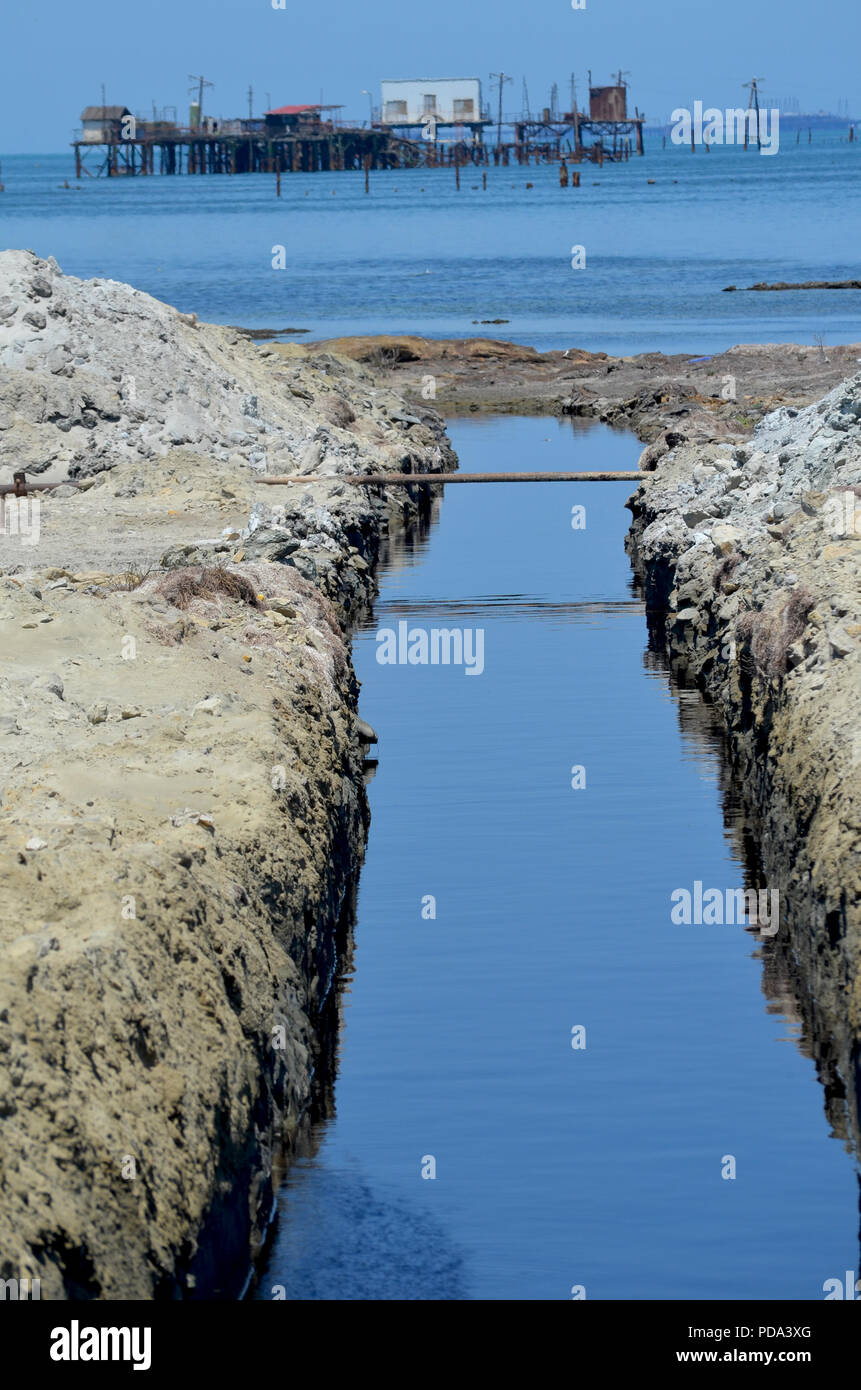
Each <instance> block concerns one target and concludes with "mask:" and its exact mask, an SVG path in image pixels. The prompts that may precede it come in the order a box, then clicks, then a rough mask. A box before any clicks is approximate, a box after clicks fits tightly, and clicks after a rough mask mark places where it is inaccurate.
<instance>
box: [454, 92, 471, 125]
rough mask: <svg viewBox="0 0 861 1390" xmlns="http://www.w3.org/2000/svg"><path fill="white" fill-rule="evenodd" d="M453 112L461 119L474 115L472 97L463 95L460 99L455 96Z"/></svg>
mask: <svg viewBox="0 0 861 1390" xmlns="http://www.w3.org/2000/svg"><path fill="white" fill-rule="evenodd" d="M454 114H455V118H457V117H458V116H460V118H461V120H463V119H465V118H468V117H471V116H474V115H475V108H474V105H473V100H472V97H464V98H463V100H461V99H460V98H459V97H455V101H454Z"/></svg>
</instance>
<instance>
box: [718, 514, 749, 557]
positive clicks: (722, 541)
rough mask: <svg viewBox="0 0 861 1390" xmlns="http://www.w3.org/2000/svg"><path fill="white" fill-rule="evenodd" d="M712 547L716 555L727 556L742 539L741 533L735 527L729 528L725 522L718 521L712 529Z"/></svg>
mask: <svg viewBox="0 0 861 1390" xmlns="http://www.w3.org/2000/svg"><path fill="white" fill-rule="evenodd" d="M711 538H712V545H713V546H714V549H715V554H716V555H729V553H730V551H732V550H735V548H736V546H737V545H738V543H739V541H740V540H741V538H742V532H741V531H740V530H739V528H738V527H737V526H731V525H729V523H727V522H725V521H719V522H718V523H717V525H715V526H713V527H712V537H711Z"/></svg>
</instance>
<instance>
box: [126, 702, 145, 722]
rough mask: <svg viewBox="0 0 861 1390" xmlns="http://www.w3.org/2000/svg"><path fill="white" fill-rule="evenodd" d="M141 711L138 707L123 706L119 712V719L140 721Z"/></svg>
mask: <svg viewBox="0 0 861 1390" xmlns="http://www.w3.org/2000/svg"><path fill="white" fill-rule="evenodd" d="M142 714H143V710H142V709H140V708H139V706H138V705H123V707H122V709H121V710H120V718H121V719H140V717H141V715H142Z"/></svg>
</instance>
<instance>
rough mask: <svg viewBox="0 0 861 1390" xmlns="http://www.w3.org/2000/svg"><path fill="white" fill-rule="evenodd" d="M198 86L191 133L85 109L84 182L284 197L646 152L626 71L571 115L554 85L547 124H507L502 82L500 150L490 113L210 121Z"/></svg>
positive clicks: (303, 110) (280, 115) (314, 110)
mask: <svg viewBox="0 0 861 1390" xmlns="http://www.w3.org/2000/svg"><path fill="white" fill-rule="evenodd" d="M506 80H508V79H506ZM198 82H199V95H198V100H197V102H196V103H194V104H193V105H192V106H191V110H190V121H189V124H188V125H187V126H181V125H179V124H177V123H176V122H175V121H167V120H163V119H162V120H158V119H156V118H155V115H154V118H153V119H152V120H142V119H139V118H136V117H133V116H132V115H131V113H130V112H129V111H128V108H127V107H120V106H110V107H106V106H104V105H102V106H101V107H95V106H92V107H86V108H85V110H84V112H83V113H82V132H81V138H80V139H76V140H74V141H72V148H73V149H74V151H75V175H76V177H77V178H81V177H82V175H84V174H86V175H89V176H90V177H100V176H106V177H109V178H115V177H119V176H124V177H130V176H135V175H151V174H155V173H159V174H183V173H185V174H228V175H230V174H249V173H254V174H261V173H270V174H272V173H274V174H275V175H276V176H277V179H278V188H279V191H280V178H281V175H282V174H290V173H317V172H335V171H338V170H348V169H352V170H364V172H365V178H366V181H367V176H368V173H369V171H370V170H372V169H410V168H418V167H424V168H435V167H439V166H441V165H453V166H454V167H455V172H456V175H457V177H458V181H459V173H458V171H459V170H460V168H461V167H463V166H467V165H470V164H472V165H488V164H490V163H491V161H492V162H493V163H495V164H503V165H507V164H509V163H510V162H511V161H512V160H513V161H515V162H516V163H518V164H529V163H530V162H532V161H534V162H536V163H540V162H554V161H560V160H563V159H565V160H568V161H572V162H575V163H577V162H579V161H581V160H583V159H591V160H592V161H594V162H595V163H597V164H603V163H604V160H605V159H607V160H620V159H628V158H629V157H630V155H631V154H632V153H636V154H638V155H642V154H643V125H644V122H645V116H644V115H642V114H641V113H640V112H639V111H638V110H637V108H636V107H635V108H634V114H633V115H632V116H631V115H629V114H628V109H627V83H626V82H625V81H624V78H623V74H622V73H621V72H619V73H618V74H617V75H616V81H615V83H614V84H613V85H611V86H607V87H594V86H592V80H591V73H590V74H589V111H588V113H586V112H583V111H580V110H579V109H578V106H577V102H576V94H575V92H574V91H573V78H572V103H571V106H572V109H571V110H569V111H567V112H562V113H560V112H558V111H557V110H556V109H555V107H556V99H555V98H556V93H557V91H558V89H557V88H556V85H555V84H554V96H553V98H552V105H551V107H545V108H544V110H543V112H542V113H541V115H540V116H535V115H533V114H532V113H531V112H530V111H529V110H528V103H527V110H526V112H525V113H521V114H520V115H518V116H515V117H513V118H511V117H508V118H506V120H505V122H503V119H502V111H501V84H500V112H499V116H498V119H497V122H496V125H497V136H496V142H495V144H491V143H489V142H488V141H487V140H486V139H485V136H486V134H488V128H489V127H490V128H492V124H493V123H492V122H491V120H490V118H489V114H488V112H487V111H485V110H484V109H482V108H479V112H478V114H477V115H476V117H475V118H474V119H469V120H463V119H455V118H454V117H450V116H449V117H447V118H446V117H443V118H442V119H438V118H436V117H433V113H431V115H430V116H425V117H423V118H422V122H421V125H422V131H421V134H420V133H419V130H418V128H416V129H412V128H410V129H408V128H405V127H404V122H403V121H402V120H401V119H399V118H398V117H397V115H396V114H395V113H393V112H390V113H387V116H386V119H385V120H383V119H379V120H374V118H373V115H374V113H373V110H372V112H371V119H370V120H369V122H368V123H367V124H364V125H351V124H349V123H348V122H344V121H340V120H339V119H337V116H336V114H335V113H337V112H338V111H339V110H340V109H341V108H340V107H337V106H332V105H329V106H324V105H322V104H319V105H297V106H280V107H274V108H272V109H271V110H269V111H267V112H266V113H265V115H264V116H263V117H260V118H253V117H252V116H250V115H249V116H248V118H244V119H235V120H221V119H215V118H213V117H211V116H208V117H205V118H204V116H203V114H202V93H203V87H204V85H206V86H208V85H210V84H208V83H204V81H203V79H198ZM394 104H395V103H393V102H390V103H389V106H393V105H394ZM403 104H406V103H403ZM408 115H409V113H408ZM503 123H504V124H505V125H506V127H513V132H514V140H513V142H503V139H502V127H503ZM408 124H409V120H408ZM428 124H431V125H432V129H431V130H428V129H427V125H428ZM437 126H439V127H440V129H439V131H437V128H436V127H437ZM443 132H444V133H443ZM428 136H430V138H428ZM88 156H89V161H88ZM93 156H95V161H94V160H93ZM93 162H95V168H93V167H92V163H93ZM458 186H459V182H458ZM576 186H577V182H576V180H575V187H576Z"/></svg>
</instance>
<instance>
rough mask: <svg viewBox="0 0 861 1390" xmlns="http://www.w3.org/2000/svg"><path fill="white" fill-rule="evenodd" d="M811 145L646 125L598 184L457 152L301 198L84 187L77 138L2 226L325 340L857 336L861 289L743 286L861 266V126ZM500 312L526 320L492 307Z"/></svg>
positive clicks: (235, 318)
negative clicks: (708, 138) (713, 141)
mask: <svg viewBox="0 0 861 1390" xmlns="http://www.w3.org/2000/svg"><path fill="white" fill-rule="evenodd" d="M805 141H806V135H802V143H801V144H799V145H796V144H795V134H794V133H788V134H784V135H783V137H782V141H781V147H780V150H779V152H778V154H777V155H775V156H773V157H770V156H764V155H759V154H756V153H755V152H753V151H748V152H747V153H745V152H744V151H743V150H741V149H739V148H737V147H734V146H727V147H715V148H714V149H713V150H712V153H711V154H708V155H707V154H705V153H704V151H703V150H698V151H697V153H696V154H695V155H692V154H691V153H690V151H689V150H685V149H679V148H678V147H676V146H673V145H669V146H668V148H667V149H666V150H663V151H662V150H661V147H660V144H661V141H660V136H657V135H651V136H648V135H647V145H646V156H645V158H643V159H637V158H634V159H631V160H630V161H629V162H628V163H623V164H617V165H611V164H605V165H604V167H603V168H602V169H598V168H596V167H594V166H593V165H591V164H583V165H581V166H580V168H581V175H582V180H583V182H582V185H581V187H580V188H579V189H574V188H570V187H569V188H566V189H561V188H560V187H559V182H558V171H557V169H556V168H555V167H554V166H548V165H541V166H536V165H531V166H530V167H529V168H528V169H527V168H525V167H520V166H518V165H510V166H509V167H508V168H499V169H497V168H494V167H493V166H491V168H490V169H489V170H488V171H487V183H488V186H487V190H486V191H484V190H483V189H482V187H481V173H480V172H477V173H475V174H474V175H473V174H472V173H471V172H470V171H469V170H468V169H465V170H464V171H463V174H462V179H461V184H462V186H461V190H460V192H459V193H458V192H457V191H456V189H455V183H454V173H453V172H452V171H450V170H442V169H437V170H413V171H406V172H405V171H399V172H376V173H373V174H372V175H371V192H370V194H369V195H368V196H366V195H365V193H364V177H363V175H362V174H361V173H344V174H334V175H329V174H307V175H306V174H295V175H294V174H291V175H285V176H284V178H283V179H282V190H283V195H282V197H281V199H280V201H279V200H278V199H277V198H276V197H275V180H274V176H270V175H262V174H261V175H245V176H237V177H234V178H230V177H227V176H220V175H219V176H206V177H199V176H198V177H195V176H190V177H189V176H186V175H181V176H175V177H167V176H164V177H162V176H159V175H156V176H155V177H153V178H134V179H110V180H108V179H93V178H89V177H86V176H84V177H83V178H82V179H81V181H80V185H78V184H77V183H76V181H75V178H74V160H73V156H72V152H71V150H70V151H68V152H67V153H66V154H61V155H46V156H42V157H39V156H32V155H17V156H6V157H2V156H0V157H2V181H3V182H5V185H6V192H5V193H4V194H2V195H0V243H2V245H3V246H9V247H22V246H24V247H31V248H32V249H33V250H35V251H37V252H39V253H40V254H41V255H44V256H48V255H53V256H55V257H56V259H57V260H58V261H59V263H60V265H61V266H62V268H63V269H64V270H65V271H67V272H69V273H70V274H74V275H82V276H92V275H102V276H107V277H110V278H113V279H119V280H127V281H129V282H130V283H131V284H133V285H136V286H137V287H138V288H139V289H143V290H146V291H147V292H148V293H150V294H154V295H156V296H157V297H158V298H160V299H164V300H167V301H168V302H169V303H171V304H176V305H177V306H178V307H179V308H181V309H183V310H186V311H192V310H193V311H194V312H196V313H197V314H198V315H199V316H200V317H201V318H202V319H206V320H209V321H214V322H227V323H238V324H241V325H243V326H248V327H272V328H285V327H294V328H307V329H310V330H311V334H310V336H312V337H326V336H334V335H339V334H346V333H378V332H385V333H391V332H415V333H420V334H428V335H437V336H452V337H457V336H464V335H466V336H468V335H471V334H475V333H482V334H487V335H491V336H501V337H505V338H509V339H511V340H513V341H523V342H528V343H531V344H533V345H534V346H535V347H538V348H550V347H563V348H564V347H572V346H581V347H586V348H590V349H592V350H595V351H598V350H601V351H605V352H613V353H634V352H644V351H650V350H652V349H662V350H664V351H674V352H675V351H679V352H691V353H704V352H712V351H719V350H722V349H723V348H726V347H729V346H731V345H732V344H733V343H739V342H762V341H771V342H781V341H795V342H801V343H808V344H810V343H812V342H813V341H814V338H815V336H816V335H820V334H821V335H822V336H823V337H824V339H825V342H826V343H829V342H850V341H858V340H861V291H793V292H787V293H778V294H747V295H742V294H723V293H722V290H723V288H724V286H726V285H732V284H735V285H750V284H754V283H755V282H756V281H759V280H768V281H773V280H790V281H804V280H822V279H841V280H842V279H852V278H857V277H858V227H859V225H861V141H856V142H855V143H854V144H849V143H848V141H846V140H845V139H844V140H843V141H842V142H841V139H840V136H839V135H838V134H837V133H825V132H821V131H817V132H815V133H814V137H813V143H812V144H811V145H807V144H806V143H804V142H805ZM89 159H90V161H91V164H92V167H93V169H95V168H96V167H97V158H96V156H95V155H90V156H89ZM648 179H654V180H655V183H654V185H650V184H648V182H647V180H648ZM64 180H68V182H69V184H70V187H69V188H68V189H67V188H64V187H63V183H64ZM527 183H532V184H534V187H533V188H527V187H526V185H527ZM577 245H579V246H584V247H585V248H586V268H585V269H584V270H572V269H571V259H572V257H571V248H572V246H577ZM273 246H283V247H284V248H285V250H286V257H287V265H286V269H284V270H273V269H272V248H273ZM496 318H504V319H507V320H508V321H509V322H508V323H506V324H501V325H495V326H494V325H490V326H488V325H483V326H482V325H481V324H477V323H476V322H475V321H476V320H481V319H496Z"/></svg>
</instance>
